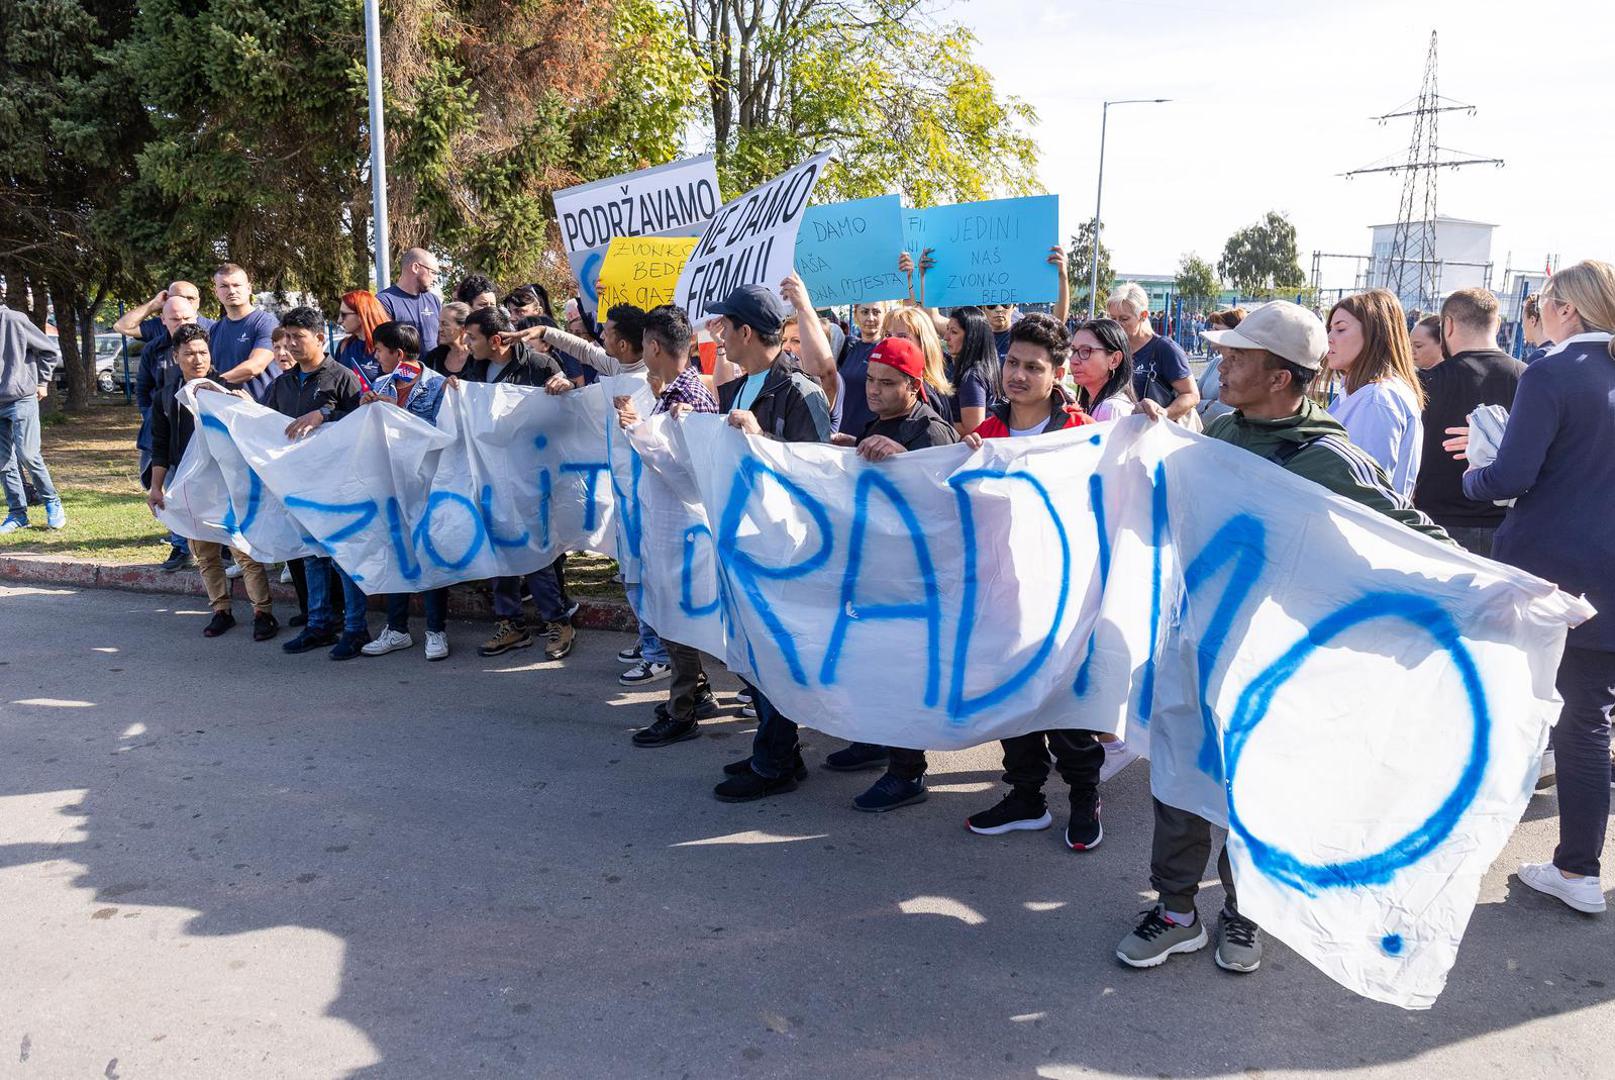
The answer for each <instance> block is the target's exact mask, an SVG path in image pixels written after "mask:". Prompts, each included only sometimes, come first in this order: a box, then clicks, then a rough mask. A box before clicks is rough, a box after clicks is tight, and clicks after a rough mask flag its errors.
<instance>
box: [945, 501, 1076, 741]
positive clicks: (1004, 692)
mask: <svg viewBox="0 0 1615 1080" xmlns="http://www.w3.org/2000/svg"><path fill="white" fill-rule="evenodd" d="M977 480H1019V481H1021V482H1023V483H1025V484H1028V485H1030V486H1031V488H1032V490H1033V491H1035V492H1036V493H1037V495H1038V498H1040V499H1042V500H1043V506H1044V508H1045V509H1046V510H1047V511H1048V513H1049V520H1050V521H1052V522H1053V523H1054V532H1055V535H1056V536H1057V537H1059V540H1060V579H1059V580H1060V589H1059V599H1058V601H1057V602H1056V603H1055V605H1054V619H1053V621H1052V622H1051V623H1050V625H1049V632H1048V633H1047V634H1045V635H1044V636H1043V641H1042V643H1041V644H1039V645H1038V647H1037V651H1036V652H1035V653H1033V654H1032V656H1031V658H1030V659H1028V660H1027V661H1026V663H1024V664H1022V665H1021V666H1020V668H1019V669H1018V670H1017V671H1015V672H1014V673H1013V674H1011V675H1010V676H1009V677H1008V678H1006V679H1004V681H1002V682H1000V683H999V684H998V685H997V686H995V687H993V688H992V689H991V690H988V691H986V692H984V693H981V694H978V695H976V696H975V697H971V698H967V697H966V696H965V692H964V682H965V670H966V663H967V661H968V660H969V657H970V638H971V635H972V634H973V633H974V631H975V626H976V591H977V588H978V584H977V573H976V560H977V550H976V548H977V541H976V519H975V513H974V511H973V509H972V508H971V503H970V496H969V494H968V493H967V492H966V491H965V485H967V484H970V483H972V482H974V481H977ZM948 485H949V486H950V487H952V488H953V496H954V499H955V500H956V501H957V502H958V504H959V522H960V526H961V529H962V531H963V536H964V544H963V549H964V552H963V554H964V599H963V602H962V604H961V606H960V610H959V632H958V637H957V638H956V639H955V641H954V647H953V682H952V686H951V687H950V688H949V691H948V717H949V719H950V720H951V721H952V722H953V723H954V724H956V725H958V724H963V723H964V721H965V720H966V719H967V718H969V717H971V716H974V715H975V714H976V713H979V712H981V711H983V710H984V709H989V708H991V707H992V706H994V705H996V704H998V703H999V702H1001V701H1003V700H1004V699H1005V698H1007V697H1009V696H1010V695H1011V694H1013V693H1015V692H1016V691H1017V690H1019V689H1021V688H1023V687H1024V686H1025V685H1026V684H1027V680H1028V678H1029V677H1030V676H1031V675H1032V673H1033V672H1035V671H1037V670H1038V668H1040V667H1042V666H1043V663H1044V661H1046V660H1047V659H1048V658H1049V655H1050V654H1051V653H1052V652H1053V651H1054V641H1055V638H1056V636H1057V635H1058V634H1059V632H1060V624H1061V623H1062V622H1063V621H1064V620H1065V608H1066V603H1067V601H1068V600H1069V599H1070V596H1071V540H1070V538H1069V537H1067V536H1066V531H1065V522H1064V520H1062V519H1061V517H1060V512H1059V511H1058V510H1056V509H1055V508H1054V500H1053V499H1051V498H1049V493H1048V489H1046V488H1045V487H1044V486H1043V485H1042V483H1041V482H1039V481H1038V479H1037V477H1035V476H1033V475H1032V474H1031V473H1028V472H1019V471H1015V472H1006V471H1004V470H1002V469H970V470H967V471H965V472H961V473H956V474H954V475H953V476H950V477H948Z"/></svg>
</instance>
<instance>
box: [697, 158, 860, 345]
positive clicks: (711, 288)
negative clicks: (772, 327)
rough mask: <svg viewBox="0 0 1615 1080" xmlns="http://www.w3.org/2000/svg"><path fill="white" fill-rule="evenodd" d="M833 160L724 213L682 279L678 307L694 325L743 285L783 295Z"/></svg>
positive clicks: (812, 162)
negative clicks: (818, 186) (799, 238)
mask: <svg viewBox="0 0 1615 1080" xmlns="http://www.w3.org/2000/svg"><path fill="white" fill-rule="evenodd" d="M829 160H830V155H829V154H815V155H814V156H813V157H811V158H809V159H808V160H806V161H804V162H803V163H802V164H800V165H798V166H797V167H796V168H794V169H791V170H789V171H788V172H786V173H784V174H783V175H781V176H776V177H775V178H774V179H772V180H770V181H769V182H768V183H766V184H763V185H762V186H761V187H757V188H753V189H752V190H751V191H748V192H746V194H744V195H742V196H740V198H738V199H736V200H734V201H733V202H731V203H726V204H725V205H724V207H723V209H722V210H719V211H718V213H717V215H716V216H714V217H713V219H712V221H711V222H710V223H708V225H707V227H706V230H705V231H704V232H702V234H701V242H700V243H699V244H697V245H696V247H695V251H694V252H692V253H691V255H690V261H689V262H687V263H685V264H684V272H683V273H682V274H680V275H679V287H678V292H677V293H676V294H675V298H674V301H673V302H674V303H675V304H677V305H678V306H680V307H682V308H684V310H685V311H686V312H688V313H689V316H690V320H691V321H692V322H695V321H697V320H700V319H702V318H705V317H706V313H707V305H708V304H711V303H713V302H714V301H717V300H722V299H723V298H724V297H725V296H728V295H729V294H730V293H731V292H733V291H734V290H735V289H737V288H739V287H740V286H742V285H765V286H767V287H768V288H770V289H774V290H776V291H778V289H779V285H780V282H782V281H784V280H785V278H786V277H788V276H789V275H790V273H791V271H792V270H793V269H794V268H795V263H796V230H797V229H798V228H800V227H801V224H802V217H803V211H805V210H806V209H807V204H808V198H809V196H811V195H812V194H813V185H814V183H815V182H817V181H818V179H819V174H820V173H821V172H823V171H824V166H825V163H826V162H828V161H829Z"/></svg>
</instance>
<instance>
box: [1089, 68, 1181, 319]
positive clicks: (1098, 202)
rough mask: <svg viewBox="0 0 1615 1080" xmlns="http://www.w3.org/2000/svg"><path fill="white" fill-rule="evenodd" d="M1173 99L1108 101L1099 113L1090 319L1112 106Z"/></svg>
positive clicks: (1095, 296) (1096, 289)
mask: <svg viewBox="0 0 1615 1080" xmlns="http://www.w3.org/2000/svg"><path fill="white" fill-rule="evenodd" d="M1171 100H1172V99H1171V98H1124V99H1123V100H1121V101H1107V102H1105V107H1104V108H1103V109H1102V110H1100V113H1099V192H1098V194H1097V195H1095V196H1094V204H1093V269H1092V271H1091V272H1090V273H1089V275H1088V318H1090V319H1091V318H1093V317H1094V314H1095V308H1096V306H1097V304H1098V302H1099V210H1100V207H1101V206H1102V205H1103V204H1104V201H1105V128H1106V127H1107V126H1108V125H1109V122H1110V107H1111V106H1112V105H1164V104H1166V103H1167V102H1168V101H1171Z"/></svg>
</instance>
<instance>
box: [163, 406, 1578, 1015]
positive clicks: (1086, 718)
mask: <svg viewBox="0 0 1615 1080" xmlns="http://www.w3.org/2000/svg"><path fill="white" fill-rule="evenodd" d="M616 389H617V387H615V386H613V387H611V388H602V387H601V386H598V385H597V386H595V387H590V388H587V389H585V390H581V391H575V392H573V393H569V394H565V395H562V396H560V397H554V398H551V397H548V396H546V395H544V394H543V393H542V392H541V391H537V390H531V389H525V388H514V387H503V386H493V387H487V386H480V385H467V386H464V387H462V388H461V389H460V390H459V391H451V396H450V397H449V398H447V399H446V400H445V404H444V407H443V413H442V415H441V416H440V420H439V426H438V427H432V426H431V425H428V424H426V423H424V422H422V421H420V420H418V419H417V418H415V417H413V416H410V415H409V414H407V413H404V412H403V411H402V410H399V409H397V408H394V407H392V406H388V405H385V404H374V405H367V406H364V407H363V408H362V409H361V410H360V412H359V413H358V414H357V415H355V416H352V417H348V418H345V419H343V420H342V421H340V422H338V423H335V424H332V425H330V426H328V427H324V428H321V429H320V430H318V431H316V433H315V434H314V435H313V436H311V437H310V438H308V439H306V440H303V441H300V442H297V443H288V442H287V440H286V438H285V435H284V428H285V424H286V418H285V417H283V416H280V415H279V414H276V413H272V412H269V411H268V410H266V409H263V408H261V407H259V406H256V405H253V404H251V403H248V402H243V401H240V400H237V399H234V398H230V397H226V396H224V395H219V394H199V395H197V407H198V409H199V410H200V412H201V415H202V417H203V418H204V419H203V421H202V425H201V426H202V427H203V428H204V429H206V430H207V431H209V432H212V433H214V434H222V435H225V436H227V437H228V439H229V440H230V446H233V447H234V448H235V449H236V450H237V451H239V454H240V462H239V463H236V462H235V461H234V460H233V459H230V458H228V457H226V456H221V455H220V454H218V453H213V452H211V443H210V441H209V440H203V441H200V442H197V441H193V444H192V445H193V447H197V446H200V447H202V450H201V451H198V453H199V458H198V460H199V461H200V460H201V456H202V455H206V456H207V457H208V459H209V460H211V461H212V462H213V467H216V468H217V469H219V470H221V471H222V470H226V469H238V470H242V471H247V470H250V471H251V472H252V473H255V474H257V475H258V476H259V477H260V478H261V479H260V482H261V485H262V492H261V495H272V496H274V497H275V498H278V499H279V500H280V503H281V504H283V506H284V509H283V510H278V511H275V510H272V509H271V508H272V507H273V503H272V502H270V501H268V500H267V499H264V498H262V497H261V498H260V500H259V507H258V516H259V517H260V518H263V517H264V516H265V515H266V514H271V515H273V514H276V513H283V514H285V515H286V516H287V517H288V518H289V519H290V520H291V521H292V522H293V523H294V524H293V527H294V528H298V529H302V530H306V531H307V533H308V535H309V536H310V537H313V538H314V539H315V540H316V541H317V542H318V543H319V544H320V545H322V546H323V547H324V548H326V549H328V550H329V551H331V553H332V554H333V556H334V557H335V558H336V559H337V561H338V562H339V563H341V565H342V566H343V568H344V569H346V570H347V571H348V572H349V573H350V574H352V575H354V576H355V577H357V578H361V579H362V581H363V586H362V587H364V588H365V589H366V590H367V591H371V592H386V591H415V590H419V589H424V588H430V587H433V586H436V585H441V584H447V583H450V582H453V581H460V580H467V579H472V578H482V577H488V576H493V575H500V574H515V573H521V572H524V571H528V570H532V569H536V568H537V567H539V566H543V565H545V564H546V563H547V562H548V561H549V560H550V559H552V558H553V557H554V555H555V554H556V553H557V552H559V551H561V550H566V549H568V548H578V547H590V548H593V549H595V550H599V549H600V548H601V547H602V546H604V545H612V546H615V545H614V544H613V535H614V534H613V532H612V530H613V528H614V524H615V522H616V520H617V515H614V514H613V507H614V506H615V505H616V504H619V503H620V504H621V509H622V510H623V513H622V515H621V521H622V528H621V529H620V531H619V532H618V533H617V534H616V535H618V536H620V537H621V539H622V543H623V544H624V545H625V546H631V547H633V548H635V549H637V550H636V551H633V552H625V558H626V557H627V556H629V555H632V556H633V557H635V558H637V559H638V560H639V561H640V563H641V564H642V565H641V566H640V567H639V569H640V578H641V580H642V582H643V583H644V586H645V604H644V608H643V614H644V615H645V617H646V618H647V620H648V621H650V622H651V623H652V625H655V626H656V627H657V628H658V630H659V631H660V632H661V633H662V634H664V635H665V636H667V637H668V638H670V639H671V640H675V641H683V642H685V643H687V644H692V645H696V646H698V647H700V648H702V649H703V650H705V651H708V652H710V653H713V654H715V655H717V656H719V657H721V658H722V659H723V660H724V661H725V662H726V663H727V664H728V665H729V666H730V667H731V668H732V669H733V670H735V671H736V672H739V673H741V674H744V675H745V676H746V677H747V678H748V679H751V680H752V681H753V682H755V683H756V684H757V685H758V686H759V687H760V688H761V689H762V690H763V692H764V693H766V694H767V695H768V697H769V698H770V700H771V701H773V702H774V703H775V704H776V705H777V706H778V708H779V709H780V710H781V711H782V712H783V713H784V714H785V715H787V716H794V717H798V718H800V719H802V720H804V721H806V722H809V723H811V724H812V725H813V726H814V727H817V728H820V729H823V730H825V731H827V732H830V733H831V734H835V735H840V736H843V737H846V738H851V739H858V740H862V741H867V742H876V743H884V744H888V745H899V746H910V747H918V748H928V749H929V748H935V749H947V748H958V747H966V746H972V745H976V744H978V743H982V742H986V741H988V740H991V739H996V738H1003V737H1006V736H1010V735H1017V734H1022V733H1025V732H1030V731H1038V730H1044V729H1047V728H1055V727H1082V728H1087V729H1092V730H1098V731H1115V732H1118V733H1125V734H1126V735H1127V738H1128V740H1129V742H1130V743H1132V744H1134V745H1135V746H1137V747H1139V748H1141V749H1144V750H1146V751H1147V752H1148V753H1149V755H1150V757H1151V783H1152V789H1153V791H1154V793H1155V795H1156V797H1157V798H1159V799H1161V800H1162V801H1164V802H1167V803H1169V804H1171V805H1175V806H1179V807H1182V808H1184V809H1187V810H1190V811H1192V812H1194V813H1197V814H1200V815H1201V816H1203V817H1205V818H1207V819H1208V820H1210V821H1213V822H1216V823H1218V824H1225V825H1226V826H1227V827H1228V828H1229V830H1230V840H1229V854H1230V858H1231V860H1232V862H1233V867H1234V874H1235V877H1236V879H1237V881H1238V886H1239V892H1240V909H1241V911H1242V912H1243V913H1244V914H1246V915H1248V916H1250V917H1251V918H1253V919H1255V920H1256V921H1257V922H1258V923H1260V924H1261V925H1262V926H1263V927H1264V928H1265V929H1266V930H1268V931H1269V932H1271V933H1272V934H1274V935H1275V936H1276V937H1277V938H1279V939H1280V940H1282V941H1284V942H1285V943H1286V944H1288V945H1289V946H1290V947H1292V948H1293V949H1295V950H1296V951H1297V952H1298V953H1300V954H1301V955H1302V956H1304V957H1306V958H1307V959H1308V960H1309V961H1310V962H1312V963H1313V964H1315V965H1317V966H1318V967H1319V968H1320V969H1321V970H1323V971H1324V972H1325V973H1327V974H1328V975H1329V976H1330V977H1332V978H1334V979H1336V980H1338V981H1339V982H1341V983H1342V984H1343V985H1345V986H1347V987H1349V988H1350V989H1352V990H1354V991H1355V992H1357V993H1360V994H1364V995H1367V996H1369V997H1372V998H1375V999H1377V1000H1380V1001H1385V1002H1390V1003H1392V1004H1396V1005H1399V1006H1403V1007H1406V1008H1425V1007H1428V1006H1429V1005H1430V1004H1432V1003H1433V1002H1434V1000H1435V998H1436V996H1437V995H1438V994H1439V993H1440V991H1441V988H1442V986H1443V985H1444V983H1445V980H1446V977H1447V973H1448V971H1449V970H1450V969H1451V967H1452V964H1453V962H1454V960H1455V959H1456V955H1457V949H1458V944H1459V942H1460V940H1461V939H1462V936H1463V932H1464V928H1465V926H1466V925H1467V923H1468V919H1469V916H1470V914H1471V912H1472V910H1473V907H1474V903H1475V898H1476V896H1477V893H1478V890H1479V883H1480V878H1481V876H1482V874H1483V873H1484V872H1485V870H1486V868H1487V866H1488V865H1489V864H1490V863H1491V861H1492V860H1493V859H1494V858H1495V857H1496V856H1497V854H1498V852H1499V851H1500V850H1501V849H1502V846H1503V844H1504V843H1505V842H1506V840H1507V838H1508V836H1509V834H1510V832H1511V831H1512V830H1513V828H1514V826H1515V824H1516V823H1517V822H1518V820H1519V817H1520V814H1521V813H1522V812H1523V810H1524V807H1525V804H1526V801H1527V800H1528V798H1529V796H1530V793H1531V789H1532V786H1533V782H1534V780H1535V777H1536V770H1537V767H1538V764H1539V760H1540V756H1541V752H1542V749H1543V746H1544V744H1545V741H1546V738H1547V733H1548V729H1549V727H1550V725H1551V724H1552V723H1553V721H1554V719H1555V718H1556V716H1557V713H1558V707H1559V702H1558V699H1557V697H1556V695H1555V692H1554V673H1555V670H1556V668H1557V666H1558V662H1559V658H1560V655H1561V653H1562V651H1563V647H1564V640H1565V638H1564V635H1565V631H1566V629H1567V628H1568V627H1569V626H1572V625H1575V624H1577V623H1579V622H1581V621H1582V620H1584V619H1586V618H1589V617H1591V616H1592V615H1593V612H1592V609H1591V608H1590V607H1589V606H1588V605H1587V604H1586V602H1585V601H1582V600H1577V599H1575V598H1572V597H1569V596H1566V595H1565V594H1563V593H1561V592H1559V591H1557V590H1556V589H1554V588H1553V586H1551V585H1549V584H1548V583H1546V582H1543V581H1540V580H1538V579H1536V578H1533V577H1531V576H1530V575H1528V574H1525V573H1523V572H1521V571H1519V570H1515V569H1513V568H1510V567H1507V566H1503V565H1501V564H1498V563H1494V562H1491V561H1489V560H1486V559H1482V558H1479V557H1477V556H1474V555H1471V554H1469V553H1467V552H1465V551H1463V550H1461V549H1459V548H1457V547H1455V546H1452V545H1448V544H1443V543H1441V542H1438V541H1435V540H1432V539H1430V538H1428V537H1425V536H1422V535H1420V534H1417V533H1415V532H1412V531H1410V530H1408V529H1406V528H1404V527H1402V526H1401V525H1399V524H1397V523H1395V522H1393V521H1391V520H1390V519H1388V518H1386V517H1384V516H1382V515H1379V514H1376V513H1374V512H1373V511H1370V510H1368V509H1366V508H1364V507H1362V506H1359V505H1358V504H1356V503H1352V502H1349V501H1347V500H1344V499H1341V498H1338V497H1335V496H1333V495H1330V494H1328V493H1327V492H1326V491H1324V489H1322V488H1320V487H1318V486H1317V485H1315V484H1313V483H1311V482H1310V481H1307V480H1304V479H1302V478H1300V477H1298V476H1295V475H1292V474H1290V473H1288V472H1286V471H1284V470H1283V469H1280V468H1278V467H1277V466H1275V465H1272V464H1271V463H1269V462H1267V461H1264V460H1263V459H1261V458H1259V457H1258V456H1256V455H1254V454H1251V453H1249V452H1248V451H1245V450H1242V449H1239V448H1237V447H1233V446H1230V445H1227V444H1224V443H1219V442H1216V441H1213V440H1208V439H1204V438H1201V437H1198V436H1193V435H1190V434H1187V433H1185V432H1183V431H1181V430H1179V429H1177V428H1175V427H1173V426H1172V425H1168V424H1159V425H1153V424H1150V423H1149V422H1148V421H1146V420H1145V419H1144V418H1142V417H1133V418H1129V419H1127V420H1124V421H1120V422H1118V423H1114V424H1102V425H1096V426H1086V427H1081V428H1075V429H1070V430H1068V431H1063V432H1057V433H1054V434H1050V435H1047V436H1042V437H1039V438H1035V439H1017V440H1009V439H1005V440H996V441H991V442H988V443H986V444H985V445H984V446H982V447H981V448H980V449H978V450H974V451H972V450H969V449H968V448H965V447H943V448H938V449H934V450H927V451H922V452H919V453H912V454H903V455H899V456H898V457H896V458H894V459H892V460H889V461H886V462H882V463H880V464H878V465H871V464H868V463H866V462H864V461H862V460H861V459H859V458H858V457H856V455H854V454H853V453H852V452H851V451H849V450H846V449H842V448H838V447H830V446H820V445H795V444H785V443H779V442H775V441H773V440H769V439H764V438H751V439H748V438H747V437H745V436H742V435H740V434H739V433H738V432H737V431H735V430H734V429H732V428H729V427H728V426H727V425H726V424H725V423H724V421H723V418H722V417H718V416H710V415H691V416H687V417H684V418H683V419H681V420H678V421H673V420H671V419H670V418H669V417H666V416H660V417H653V418H651V419H650V420H648V421H646V422H645V423H643V424H641V425H639V426H637V427H636V428H634V429H633V430H632V431H631V432H629V437H630V440H631V441H632V443H633V451H632V452H626V453H625V452H622V449H621V446H622V444H621V443H620V442H619V441H618V440H617V432H615V431H613V430H612V429H610V428H608V427H607V426H606V425H607V422H608V420H609V418H610V416H611V408H610V406H611V394H612V392H613V391H615V390H616ZM632 392H633V393H636V394H638V393H641V391H640V390H639V389H637V388H636V389H634V390H633V391H632ZM640 400H641V401H643V400H644V398H643V397H641V398H640ZM210 417H211V418H212V419H213V421H214V423H211V424H210V423H209V422H208V418H210ZM221 428H222V432H221V431H220V429H221ZM608 440H610V441H609V442H608ZM191 453H192V451H187V457H186V462H184V463H182V465H181V468H180V469H179V470H178V472H177V474H176V475H177V476H182V477H187V478H189V479H184V480H182V481H178V482H176V485H175V487H176V488H184V487H185V486H186V485H187V484H190V483H198V484H204V483H205V482H206V480H207V478H206V476H204V475H203V473H204V472H205V470H198V469H191V468H189V466H190V455H191ZM602 472H611V473H612V476H611V477H610V478H609V480H608V479H607V478H604V477H601V475H600V474H601V473H602ZM233 482H234V483H235V484H236V488H233V489H232V490H237V489H240V490H245V488H242V487H241V485H248V486H250V480H247V479H246V478H245V477H241V476H238V477H235V478H233ZM199 490H201V489H200V488H199ZM170 496H171V498H173V499H174V500H175V501H176V502H178V503H179V504H180V505H185V500H186V498H187V496H186V493H185V491H183V490H175V489H170ZM237 497H238V496H236V495H231V496H230V499H231V501H234V500H235V499H237ZM630 505H631V506H632V512H631V513H629V509H628V508H629V506H630ZM244 531H249V532H250V531H251V530H250V529H248V530H244ZM1139 827H1141V828H1147V827H1148V824H1147V822H1141V823H1139ZM1143 872H1144V868H1143V867H1140V868H1139V873H1140V876H1142V874H1143Z"/></svg>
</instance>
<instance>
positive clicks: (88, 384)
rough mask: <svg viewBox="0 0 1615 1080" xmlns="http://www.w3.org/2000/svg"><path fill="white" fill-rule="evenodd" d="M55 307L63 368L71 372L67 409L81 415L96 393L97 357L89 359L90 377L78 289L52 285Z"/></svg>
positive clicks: (69, 375) (93, 354)
mask: <svg viewBox="0 0 1615 1080" xmlns="http://www.w3.org/2000/svg"><path fill="white" fill-rule="evenodd" d="M50 298H51V306H52V307H53V308H54V309H55V310H56V330H57V336H56V342H57V344H58V345H60V346H61V348H62V367H63V369H64V370H66V372H67V409H68V411H69V412H77V411H79V410H81V409H84V408H86V407H87V406H88V405H89V404H90V396H91V394H92V393H93V392H94V387H95V377H94V372H93V369H94V367H95V353H93V352H92V353H91V354H90V357H89V367H90V368H91V369H92V370H91V371H90V372H89V373H86V371H85V359H84V355H83V349H82V348H81V347H80V343H79V336H78V334H77V333H75V332H74V331H75V328H76V327H77V326H78V321H79V308H80V304H79V300H80V298H79V295H78V289H77V288H76V287H75V286H73V285H71V284H68V283H64V282H60V281H53V282H51V285H50Z"/></svg>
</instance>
